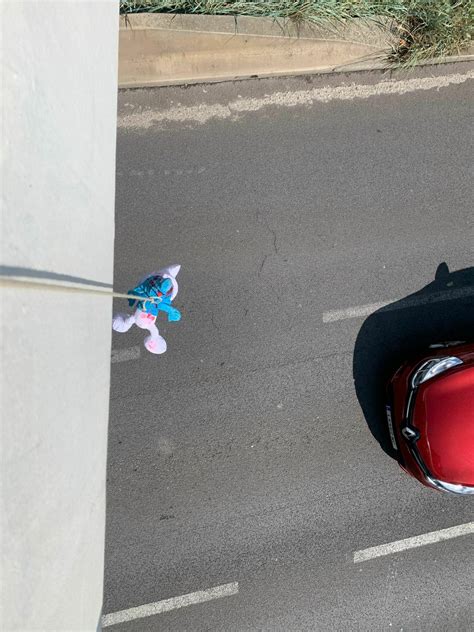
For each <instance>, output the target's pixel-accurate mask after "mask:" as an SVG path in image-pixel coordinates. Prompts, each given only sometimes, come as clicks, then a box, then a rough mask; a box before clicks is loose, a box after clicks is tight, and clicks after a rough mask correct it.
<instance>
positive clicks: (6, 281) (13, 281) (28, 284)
mask: <svg viewBox="0 0 474 632" xmlns="http://www.w3.org/2000/svg"><path fill="white" fill-rule="evenodd" d="M0 285H3V286H7V287H8V286H13V287H15V286H17V285H21V286H22V287H25V288H29V289H38V288H42V289H45V290H50V291H52V292H72V293H82V294H96V295H100V296H106V297H109V298H126V299H129V300H130V299H131V298H134V299H137V300H140V301H142V302H143V303H161V302H162V301H163V299H162V298H160V297H158V296H150V297H143V296H138V295H137V294H123V293H122V292H115V291H114V290H109V289H107V288H103V289H102V288H97V287H92V286H90V285H82V286H81V285H79V284H78V285H70V284H67V285H66V284H64V285H63V284H61V283H58V282H57V281H51V282H49V281H44V280H38V281H36V280H34V279H31V278H28V277H14V276H4V275H0Z"/></svg>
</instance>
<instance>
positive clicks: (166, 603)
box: [102, 582, 239, 628]
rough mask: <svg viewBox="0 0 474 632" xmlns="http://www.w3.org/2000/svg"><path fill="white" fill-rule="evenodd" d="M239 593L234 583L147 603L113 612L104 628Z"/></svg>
mask: <svg viewBox="0 0 474 632" xmlns="http://www.w3.org/2000/svg"><path fill="white" fill-rule="evenodd" d="M238 592H239V584H238V582H232V583H231V584H223V585H221V586H215V587H214V588H208V589H207V590H199V591H197V592H193V593H188V594H187V595H181V596H180V597H172V598H171V599H164V600H163V601H155V602H154V603H147V604H145V605H144V606H138V607H137V608H129V609H128V610H120V611H119V612H112V613H111V614H106V615H104V616H103V617H102V627H103V628H106V627H107V626H109V625H117V624H118V623H125V622H126V621H134V620H135V619H143V618H145V617H152V616H153V615H156V614H161V613H162V612H169V611H170V610H176V609H177V608H184V607H186V606H192V605H193V604H196V603H204V602H206V601H212V600H213V599H220V598H221V597H230V596H231V595H236V594H237V593H238Z"/></svg>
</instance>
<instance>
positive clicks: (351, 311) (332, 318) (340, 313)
mask: <svg viewBox="0 0 474 632" xmlns="http://www.w3.org/2000/svg"><path fill="white" fill-rule="evenodd" d="M471 296H474V288H473V287H459V288H447V289H446V290H443V291H442V292H427V293H426V294H423V293H420V294H419V295H418V296H417V295H416V294H413V295H412V296H408V297H407V298H405V299H396V298H395V299H392V300H390V301H381V302H380V303H368V304H367V305H356V306H355V307H347V308H346V309H335V310H332V311H330V312H324V313H323V323H335V322H337V321H338V320H347V319H348V318H363V317H365V316H370V314H373V313H374V312H376V311H378V310H379V309H383V310H384V311H387V312H388V311H392V310H393V311H395V310H399V309H410V308H412V307H420V306H422V305H432V304H434V303H442V302H444V301H453V300H456V299H463V298H470V297H471Z"/></svg>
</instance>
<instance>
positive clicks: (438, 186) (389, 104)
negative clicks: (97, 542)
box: [104, 64, 474, 632]
mask: <svg viewBox="0 0 474 632" xmlns="http://www.w3.org/2000/svg"><path fill="white" fill-rule="evenodd" d="M468 75H470V78H469V77H468ZM473 76H474V74H473V68H472V65H471V66H470V65H468V64H458V65H456V66H439V67H431V68H427V69H424V70H421V71H417V72H416V73H412V74H409V75H393V76H389V75H381V74H361V75H352V76H350V75H339V76H337V77H320V78H318V79H317V78H313V79H306V78H297V79H278V80H265V81H254V80H252V81H244V82H236V83H233V84H222V85H214V86H196V87H193V88H188V89H184V88H167V89H155V90H142V91H141V90H137V91H125V92H121V93H120V95H119V119H118V144H117V212H116V246H115V287H116V288H117V289H118V290H119V291H122V290H125V291H126V290H127V289H128V288H130V287H133V285H134V284H135V281H137V280H138V279H139V278H140V277H142V276H143V275H144V274H146V273H147V272H150V271H153V270H156V269H157V268H159V267H160V266H162V265H165V264H168V263H180V264H182V270H181V272H180V275H179V281H180V292H179V295H178V297H177V299H176V301H175V305H176V306H177V307H179V309H181V310H182V313H183V319H182V320H181V322H179V323H174V322H173V323H169V324H168V323H167V322H166V318H165V317H164V316H160V317H159V321H160V322H161V324H162V326H160V331H161V332H162V333H163V335H164V336H165V338H166V339H167V342H168V351H167V353H166V354H165V355H164V356H153V355H151V354H149V353H148V352H147V351H146V350H145V348H144V347H143V339H144V332H143V331H142V330H139V329H137V328H134V329H133V330H131V331H130V332H129V333H127V334H116V333H114V334H113V342H112V346H113V355H112V384H111V402H110V438H109V463H108V506H107V545H106V571H105V595H104V615H107V616H106V617H105V619H104V623H105V624H106V625H110V626H111V627H110V629H111V630H114V631H115V630H117V632H119V631H125V630H126V631H127V632H128V631H130V632H138V631H140V632H144V631H149V630H158V631H161V630H166V631H191V630H193V631H194V630H196V631H204V630H209V631H211V630H212V631H213V630H218V631H222V632H227V631H236V632H237V631H240V630H265V631H282V632H283V631H299V630H311V631H318V632H319V631H321V632H332V631H333V630H334V631H336V630H341V631H346V630H361V631H364V632H366V631H372V630H373V631H374V632H380V631H385V630H387V631H388V630H399V631H402V630H403V631H405V632H408V631H413V632H420V631H425V630H426V631H427V632H428V631H429V632H438V631H445V630H446V631H455V632H462V631H466V632H467V631H468V630H469V631H470V630H472V629H474V604H473V583H474V562H473V535H472V521H473V519H474V518H473V515H474V498H473V497H456V496H449V495H443V494H441V493H439V492H435V491H431V490H429V489H425V488H424V487H423V486H421V485H420V484H419V483H417V482H416V481H414V480H412V479H411V478H410V477H408V476H407V475H406V474H404V473H403V472H402V471H401V469H400V468H399V467H398V465H397V464H396V462H395V461H394V460H393V459H392V458H390V456H388V455H387V454H386V452H385V451H384V449H382V447H383V444H384V438H383V437H384V433H385V432H386V430H385V422H384V419H383V415H382V414H381V413H380V409H379V408H378V405H379V400H380V397H381V393H382V391H383V382H384V379H385V375H386V374H387V373H388V372H389V371H390V370H391V368H392V366H393V365H394V363H396V361H397V359H398V358H399V357H403V355H404V354H408V353H410V352H411V351H413V349H415V348H417V347H422V346H424V345H426V344H428V343H429V342H433V341H436V340H439V339H446V338H453V337H454V338H456V339H458V338H459V337H461V338H466V337H468V336H469V335H470V336H471V338H472V335H473V333H474V300H473V292H472V290H473V288H474V267H473V266H474V213H473V201H474V197H473V189H472V176H473V171H472V158H473V144H474V143H473V114H474V106H473V90H472V88H473V81H472V77H473ZM443 262H445V263H446V264H447V265H448V266H449V270H450V273H449V274H448V273H447V272H446V267H445V266H443V265H441V267H440V264H443ZM437 270H438V275H436V273H437ZM440 292H441V294H442V293H443V292H446V296H445V297H444V298H445V300H435V301H432V300H431V298H430V297H432V296H433V293H435V294H436V296H439V295H440ZM386 304H388V305H389V308H388V309H387V308H384V307H383V306H384V305H386ZM116 308H117V309H124V308H125V309H127V306H126V305H123V303H120V302H117V305H116ZM374 311H375V312H376V313H375V314H374V313H373V312H374ZM380 444H382V447H381V445H380ZM453 527H458V529H454V530H451V531H448V532H442V533H439V532H440V530H443V529H451V528H453ZM433 532H434V535H431V536H426V535H425V534H433ZM443 534H444V536H445V537H446V538H447V539H442V538H443ZM414 536H423V537H422V538H421V540H416V541H415V543H413V542H411V543H410V542H408V543H406V546H404V547H402V548H404V550H400V551H398V552H397V551H395V552H393V551H392V549H391V548H390V547H383V546H382V545H385V544H390V543H392V542H398V541H399V540H404V539H406V538H412V537H414ZM413 544H416V545H417V546H413ZM375 546H382V548H381V549H380V550H379V551H378V554H377V557H374V558H373V559H366V560H365V559H364V555H363V554H361V553H360V551H364V550H365V549H368V548H370V547H375ZM361 555H362V560H361V561H359V560H360V556H361ZM211 589H213V590H211ZM205 591H208V592H205ZM194 593H197V595H196V594H194ZM189 595H190V596H189ZM168 600H170V601H168ZM193 602H196V603H194V604H193V605H189V603H193ZM147 604H154V605H151V606H147ZM143 606H146V607H143ZM185 606H186V607H185ZM130 609H132V610H130ZM152 612H157V613H158V614H150V613H152ZM108 615H110V616H108ZM145 615H150V616H145ZM124 617H125V619H126V618H128V619H129V620H128V621H125V622H123V623H118V621H120V620H124Z"/></svg>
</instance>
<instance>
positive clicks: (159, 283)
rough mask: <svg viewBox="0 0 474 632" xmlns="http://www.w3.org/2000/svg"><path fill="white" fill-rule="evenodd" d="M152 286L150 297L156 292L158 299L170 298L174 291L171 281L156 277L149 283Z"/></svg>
mask: <svg viewBox="0 0 474 632" xmlns="http://www.w3.org/2000/svg"><path fill="white" fill-rule="evenodd" d="M149 284H150V292H151V294H150V296H152V295H153V294H152V293H154V292H156V296H158V297H162V296H164V297H166V296H170V295H171V292H172V291H173V283H172V282H171V279H163V278H162V277H159V276H156V277H152V278H151V279H150V281H149Z"/></svg>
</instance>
